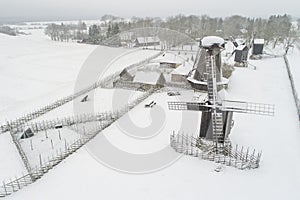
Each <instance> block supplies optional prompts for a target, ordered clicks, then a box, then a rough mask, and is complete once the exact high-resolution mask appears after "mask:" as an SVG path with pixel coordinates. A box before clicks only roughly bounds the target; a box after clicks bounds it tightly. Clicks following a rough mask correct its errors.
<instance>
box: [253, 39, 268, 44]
mask: <svg viewBox="0 0 300 200" xmlns="http://www.w3.org/2000/svg"><path fill="white" fill-rule="evenodd" d="M253 43H254V44H264V43H265V40H264V39H254V41H253Z"/></svg>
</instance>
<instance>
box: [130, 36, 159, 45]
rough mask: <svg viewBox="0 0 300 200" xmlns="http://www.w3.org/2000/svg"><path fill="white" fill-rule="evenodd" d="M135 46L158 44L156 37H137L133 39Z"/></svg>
mask: <svg viewBox="0 0 300 200" xmlns="http://www.w3.org/2000/svg"><path fill="white" fill-rule="evenodd" d="M134 43H135V46H136V47H144V46H156V45H160V40H159V38H158V37H137V38H136V39H135V41H134Z"/></svg>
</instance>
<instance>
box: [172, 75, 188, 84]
mask: <svg viewBox="0 0 300 200" xmlns="http://www.w3.org/2000/svg"><path fill="white" fill-rule="evenodd" d="M186 78H187V76H185V75H181V74H172V75H171V81H172V82H186Z"/></svg>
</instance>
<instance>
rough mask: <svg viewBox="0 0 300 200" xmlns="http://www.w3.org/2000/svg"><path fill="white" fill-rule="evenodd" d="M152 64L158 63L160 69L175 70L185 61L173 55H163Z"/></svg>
mask: <svg viewBox="0 0 300 200" xmlns="http://www.w3.org/2000/svg"><path fill="white" fill-rule="evenodd" d="M153 61H154V62H158V63H159V65H160V67H161V68H173V69H174V68H177V67H179V66H180V65H181V64H182V63H184V61H185V59H184V58H182V57H180V56H179V55H177V54H173V53H165V54H163V55H162V56H161V57H159V58H157V59H155V60H153Z"/></svg>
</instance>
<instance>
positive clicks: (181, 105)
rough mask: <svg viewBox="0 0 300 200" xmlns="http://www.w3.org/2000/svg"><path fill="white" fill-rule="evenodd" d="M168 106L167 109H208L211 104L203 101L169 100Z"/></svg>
mask: <svg viewBox="0 0 300 200" xmlns="http://www.w3.org/2000/svg"><path fill="white" fill-rule="evenodd" d="M168 108H169V110H192V111H208V110H210V109H211V106H209V105H207V104H205V103H197V102H180V101H171V102H168Z"/></svg>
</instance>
